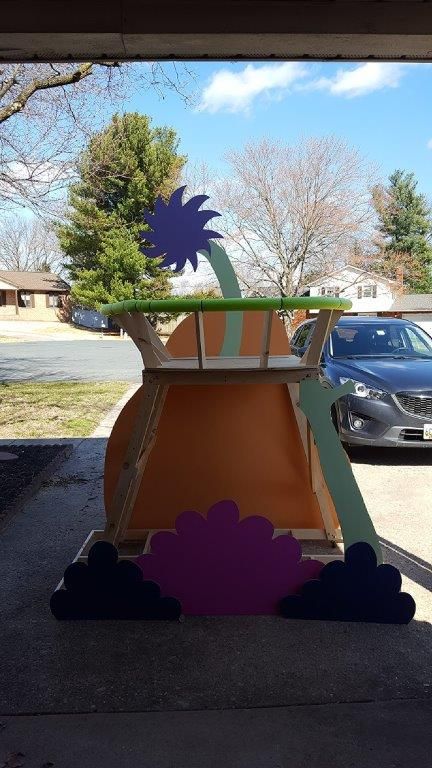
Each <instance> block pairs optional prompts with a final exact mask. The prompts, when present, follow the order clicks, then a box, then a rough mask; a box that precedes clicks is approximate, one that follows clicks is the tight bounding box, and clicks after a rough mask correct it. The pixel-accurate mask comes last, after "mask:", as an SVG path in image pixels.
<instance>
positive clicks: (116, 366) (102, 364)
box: [0, 338, 142, 382]
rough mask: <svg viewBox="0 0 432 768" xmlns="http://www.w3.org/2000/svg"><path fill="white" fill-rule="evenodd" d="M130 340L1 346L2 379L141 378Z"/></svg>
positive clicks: (128, 379)
mask: <svg viewBox="0 0 432 768" xmlns="http://www.w3.org/2000/svg"><path fill="white" fill-rule="evenodd" d="M141 370H142V365H141V358H140V355H139V353H138V350H137V349H136V347H135V345H134V344H133V342H132V341H130V339H124V340H118V339H106V338H105V339H94V340H91V341H90V340H89V341H87V340H84V341H81V340H80V341H52V340H50V341H32V342H19V343H17V344H1V345H0V381H73V380H80V381H106V380H108V381H134V382H135V381H136V382H138V381H140V379H141Z"/></svg>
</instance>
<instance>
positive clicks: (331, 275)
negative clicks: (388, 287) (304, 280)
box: [309, 264, 397, 285]
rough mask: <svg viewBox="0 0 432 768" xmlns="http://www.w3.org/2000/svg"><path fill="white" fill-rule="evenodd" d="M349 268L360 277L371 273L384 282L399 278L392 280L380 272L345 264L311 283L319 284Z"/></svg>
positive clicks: (392, 281)
mask: <svg viewBox="0 0 432 768" xmlns="http://www.w3.org/2000/svg"><path fill="white" fill-rule="evenodd" d="M347 269H349V270H350V271H351V272H357V273H358V275H359V277H360V276H362V275H364V276H365V277H366V276H367V275H370V276H371V277H373V279H374V280H381V281H382V282H384V283H396V282H397V280H391V279H390V278H389V277H385V276H384V275H380V274H379V273H378V272H371V271H369V270H367V269H360V267H353V266H352V264H344V266H343V267H339V269H334V270H333V272H327V273H326V274H325V275H321V277H318V278H317V279H316V280H312V282H310V283H309V285H317V284H319V283H321V282H322V281H323V280H327V278H328V277H333V275H340V274H341V273H342V272H345V271H346V270H347Z"/></svg>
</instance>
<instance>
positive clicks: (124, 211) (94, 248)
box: [58, 113, 185, 308]
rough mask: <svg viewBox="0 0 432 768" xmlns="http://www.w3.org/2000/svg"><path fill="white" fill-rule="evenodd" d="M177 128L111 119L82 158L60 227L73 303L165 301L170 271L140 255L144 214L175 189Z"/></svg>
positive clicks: (131, 117)
mask: <svg viewBox="0 0 432 768" xmlns="http://www.w3.org/2000/svg"><path fill="white" fill-rule="evenodd" d="M177 148H178V139H177V136H176V133H175V131H174V130H172V129H169V128H152V127H151V121H150V118H148V117H146V116H145V115H139V114H137V113H131V114H125V115H123V116H119V115H115V116H114V117H113V119H112V121H111V123H110V124H109V125H108V126H107V128H105V129H104V130H102V131H100V132H99V133H97V134H96V135H95V136H94V137H93V138H92V139H91V140H90V142H89V145H88V147H87V149H86V150H85V151H84V152H83V153H82V155H81V157H80V160H79V164H78V175H79V180H78V181H77V182H76V183H74V184H72V185H71V187H70V189H69V211H68V217H67V221H66V223H65V224H63V225H61V226H59V227H58V236H59V240H60V244H61V247H62V250H63V252H64V254H65V255H66V259H67V260H66V263H65V267H66V269H67V270H68V273H69V275H70V277H71V279H72V281H73V286H72V296H73V298H74V300H75V301H76V302H77V303H79V304H81V305H83V306H86V307H90V308H97V307H98V306H99V305H100V304H102V303H110V302H114V301H121V300H123V299H130V298H143V297H145V298H158V299H160V298H166V297H167V296H169V294H170V285H169V275H170V273H169V271H166V270H161V269H159V267H158V262H157V260H156V259H149V258H146V257H145V256H144V255H143V254H142V253H141V251H140V250H139V244H140V242H141V238H140V234H139V233H140V232H141V231H143V230H145V229H146V228H147V227H146V225H145V223H144V222H143V218H142V213H143V210H144V209H145V208H149V209H150V210H151V209H152V207H153V203H154V200H155V199H156V197H157V195H158V194H161V195H162V196H163V197H168V196H169V195H170V194H171V192H172V191H173V190H174V189H175V188H176V186H177V185H178V179H179V175H180V172H181V169H182V167H183V165H184V162H185V158H184V157H182V156H181V155H179V154H178V152H177Z"/></svg>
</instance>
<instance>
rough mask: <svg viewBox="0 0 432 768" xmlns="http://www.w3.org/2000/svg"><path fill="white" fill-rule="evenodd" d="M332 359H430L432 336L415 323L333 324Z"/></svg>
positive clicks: (431, 354)
mask: <svg viewBox="0 0 432 768" xmlns="http://www.w3.org/2000/svg"><path fill="white" fill-rule="evenodd" d="M330 354H331V356H332V357H335V358H342V357H346V358H358V357H391V358H396V359H410V360H411V359H413V358H415V359H418V360H428V359H429V360H430V359H432V339H431V337H430V336H428V334H427V333H425V331H423V330H422V329H421V328H420V327H419V326H416V325H409V324H406V325H404V324H403V323H380V322H379V321H378V320H377V322H376V323H352V324H351V323H350V324H349V325H339V326H336V328H335V329H334V331H333V332H332V334H331V336H330Z"/></svg>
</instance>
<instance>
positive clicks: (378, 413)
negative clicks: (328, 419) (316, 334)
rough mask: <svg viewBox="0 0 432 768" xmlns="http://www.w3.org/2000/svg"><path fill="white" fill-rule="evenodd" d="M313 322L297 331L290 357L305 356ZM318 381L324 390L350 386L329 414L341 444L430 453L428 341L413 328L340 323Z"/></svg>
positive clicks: (379, 322)
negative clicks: (350, 388)
mask: <svg viewBox="0 0 432 768" xmlns="http://www.w3.org/2000/svg"><path fill="white" fill-rule="evenodd" d="M315 322H316V321H315V320H306V321H305V322H304V323H302V324H301V325H300V326H299V327H298V328H297V329H296V331H295V333H294V336H293V337H292V340H291V349H292V353H293V354H295V355H298V356H299V357H301V356H302V355H303V354H304V352H305V351H306V349H307V348H308V346H309V343H310V340H311V337H312V331H313V328H314V325H315ZM320 378H321V383H322V384H323V386H325V387H337V386H339V385H340V384H343V383H344V382H346V381H348V380H352V381H353V382H354V392H353V393H352V394H349V395H345V396H344V397H341V398H340V399H339V400H337V401H336V403H335V405H334V408H333V411H332V418H333V421H334V424H335V426H336V428H337V430H338V431H339V434H340V438H341V440H342V442H344V443H347V444H348V445H376V446H403V447H409V446H412V447H423V448H426V447H429V448H432V338H431V337H430V336H429V335H428V334H427V333H426V332H425V331H424V330H423V329H422V328H420V327H419V326H418V325H416V324H415V323H411V322H410V321H409V320H397V319H395V318H393V317H341V319H340V320H339V321H338V323H337V325H336V327H335V329H334V330H333V331H332V333H331V334H330V337H329V339H328V340H327V342H326V344H325V347H324V350H323V355H322V358H321V365H320Z"/></svg>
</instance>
